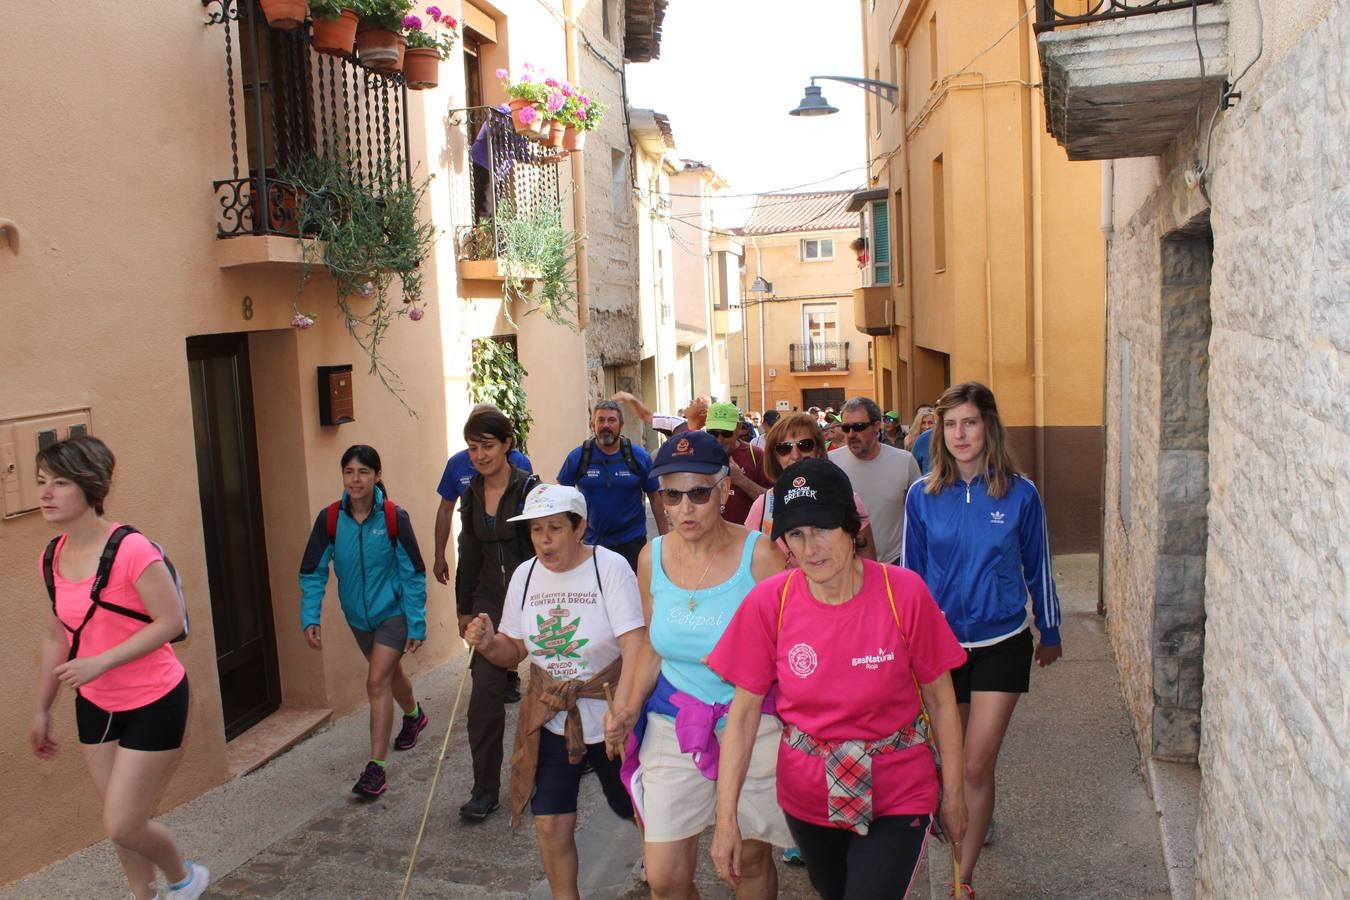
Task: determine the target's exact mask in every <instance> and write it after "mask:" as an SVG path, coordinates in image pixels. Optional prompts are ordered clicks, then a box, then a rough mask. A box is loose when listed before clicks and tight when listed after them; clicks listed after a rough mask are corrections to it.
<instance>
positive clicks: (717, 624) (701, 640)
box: [650, 531, 759, 703]
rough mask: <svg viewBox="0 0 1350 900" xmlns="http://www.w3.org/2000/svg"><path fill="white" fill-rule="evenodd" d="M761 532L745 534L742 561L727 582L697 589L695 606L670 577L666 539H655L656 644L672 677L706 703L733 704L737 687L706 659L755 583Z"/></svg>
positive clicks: (679, 686) (652, 635) (664, 671)
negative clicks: (663, 558) (755, 558)
mask: <svg viewBox="0 0 1350 900" xmlns="http://www.w3.org/2000/svg"><path fill="white" fill-rule="evenodd" d="M758 538H759V532H758V531H751V532H750V533H749V534H747V535H746V536H745V548H744V549H743V550H742V552H741V564H740V566H739V567H738V568H737V569H736V571H735V573H734V574H733V575H732V576H731V577H730V578H728V579H727V580H726V581H724V582H722V583H721V584H717V585H713V586H712V587H709V588H703V589H702V590H698V591H695V592H694V610H693V611H692V612H691V611H690V610H689V591H688V590H687V589H685V588H682V587H677V586H675V585H674V584H672V583H671V581H670V579H669V578H667V577H666V571H665V567H664V565H663V564H662V561H661V542H662V539H661V538H657V539H656V540H654V541H652V627H651V633H650V638H651V642H652V648H653V649H655V650H656V652H657V653H658V654H660V656H661V673H662V674H663V675H665V676H666V680H667V681H669V682H670V683H671V684H673V685H675V687H676V688H677V689H679V690H681V691H683V692H684V693H686V694H689V695H690V696H691V697H697V698H698V699H699V700H702V701H703V702H704V703H730V702H731V696H732V694H734V693H735V692H736V689H735V688H734V687H733V686H732V685H730V684H727V683H726V682H725V681H723V680H722V679H721V677H720V676H718V675H717V674H716V673H715V672H713V671H712V670H711V669H709V668H708V667H707V666H705V665H704V664H703V658H704V657H706V656H707V655H708V654H709V653H711V652H712V650H713V647H715V646H717V641H718V639H719V638H721V637H722V632H724V631H726V630H727V626H728V625H730V624H731V617H732V616H733V615H735V614H736V610H737V609H739V608H740V605H741V601H742V600H744V599H745V595H746V594H748V593H750V589H751V588H752V587H754V586H755V576H754V575H753V574H751V571H750V558H751V557H752V556H754V553H755V541H756V540H757V539H758Z"/></svg>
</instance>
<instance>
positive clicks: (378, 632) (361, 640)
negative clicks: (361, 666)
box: [347, 613, 408, 659]
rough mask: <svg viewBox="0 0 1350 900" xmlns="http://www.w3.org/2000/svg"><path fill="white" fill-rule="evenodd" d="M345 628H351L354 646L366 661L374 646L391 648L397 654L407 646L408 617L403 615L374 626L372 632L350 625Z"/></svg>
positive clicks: (392, 617) (391, 617)
mask: <svg viewBox="0 0 1350 900" xmlns="http://www.w3.org/2000/svg"><path fill="white" fill-rule="evenodd" d="M347 627H348V628H351V630H352V635H353V636H354V637H355V638H356V646H358V647H360V648H361V655H362V656H364V657H366V658H367V659H369V658H370V652H371V651H372V650H374V649H375V645H376V644H381V645H383V646H385V647H391V648H393V649H394V650H397V651H398V652H399V653H402V652H403V648H404V647H406V646H408V617H407V616H405V615H403V613H399V614H398V615H396V616H390V617H389V618H387V619H385V620H384V621H383V622H381V623H380V624H378V625H376V626H375V630H374V631H362V630H361V629H359V628H357V627H355V626H353V625H350V624H349V625H348V626H347Z"/></svg>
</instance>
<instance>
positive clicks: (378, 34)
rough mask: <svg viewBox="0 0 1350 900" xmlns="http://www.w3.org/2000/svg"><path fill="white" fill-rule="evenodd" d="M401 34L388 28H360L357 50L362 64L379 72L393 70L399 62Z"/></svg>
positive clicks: (357, 34) (357, 35) (357, 32)
mask: <svg viewBox="0 0 1350 900" xmlns="http://www.w3.org/2000/svg"><path fill="white" fill-rule="evenodd" d="M398 40H399V36H398V35H397V34H395V33H394V32H392V31H390V30H388V29H387V28H358V29H357V31H356V52H357V54H358V55H359V56H360V58H361V64H362V65H363V66H365V67H366V68H369V69H374V70H375V71H377V72H391V71H393V69H394V66H396V65H397V64H398V57H399V51H398Z"/></svg>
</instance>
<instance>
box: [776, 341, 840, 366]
mask: <svg viewBox="0 0 1350 900" xmlns="http://www.w3.org/2000/svg"><path fill="white" fill-rule="evenodd" d="M848 344H849V342H848V341H812V342H811V343H809V344H792V345H790V347H789V352H788V366H789V369H790V370H791V371H793V372H847V371H848Z"/></svg>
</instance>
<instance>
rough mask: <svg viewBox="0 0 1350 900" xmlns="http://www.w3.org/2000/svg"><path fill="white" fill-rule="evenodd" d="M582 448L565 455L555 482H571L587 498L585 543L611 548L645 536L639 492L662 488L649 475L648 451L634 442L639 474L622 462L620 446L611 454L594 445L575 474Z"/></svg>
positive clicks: (644, 520)
mask: <svg viewBox="0 0 1350 900" xmlns="http://www.w3.org/2000/svg"><path fill="white" fill-rule="evenodd" d="M581 449H582V448H581V447H577V448H576V449H574V450H573V451H572V452H571V453H569V454H567V459H565V460H564V461H563V464H562V468H560V469H559V470H558V483H559V484H570V485H573V486H574V487H576V489H577V490H579V491H581V493H582V494H583V495H584V496H585V498H586V510H587V515H586V543H588V544H599V545H600V546H602V547H610V546H614V545H617V544H625V543H627V542H629V541H635V540H637V539H638V538H640V537H646V536H647V513H646V511H645V510H644V509H643V507H642V495H643V494H644V493H645V492H648V491H655V490H659V489H660V487H661V484H660V482H659V481H657V480H656V479H655V478H652V477H651V475H650V474H649V473H650V472H651V470H652V457H651V454H649V453H648V452H647V451H646V450H645V449H643V448H642V447H639V446H638V445H637V444H634V445H633V459H634V461H636V462H637V464H638V469H639V470H641V472H642V474H641V476H638V475H634V474H633V471H632V470H631V469H629V468H628V463H626V462H624V458H623V451H622V450H621V449H619V448H618V447H616V448H615V449H614V452H613V453H612V454H610V453H605V452H604V451H603V450H601V449H600V445H599V444H596V445H595V447H594V448H593V449H592V450H591V462H590V465H589V466H588V467H587V470H586V471H585V472H581V473H578V472H577V467H578V466H580V465H581Z"/></svg>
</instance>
